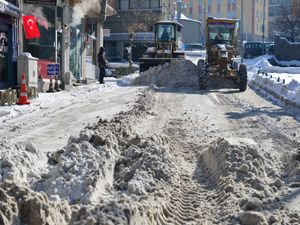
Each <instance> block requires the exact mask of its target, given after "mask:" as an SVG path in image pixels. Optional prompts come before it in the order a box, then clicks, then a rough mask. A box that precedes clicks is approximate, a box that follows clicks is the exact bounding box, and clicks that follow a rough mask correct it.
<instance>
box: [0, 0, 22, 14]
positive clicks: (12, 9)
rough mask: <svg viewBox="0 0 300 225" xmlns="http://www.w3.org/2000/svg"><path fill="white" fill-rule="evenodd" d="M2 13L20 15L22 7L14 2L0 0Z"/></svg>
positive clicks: (0, 11)
mask: <svg viewBox="0 0 300 225" xmlns="http://www.w3.org/2000/svg"><path fill="white" fill-rule="evenodd" d="M0 13H4V14H7V15H10V16H15V17H20V14H21V13H20V9H19V8H18V7H16V6H15V5H14V4H12V3H10V2H7V1H5V0H0Z"/></svg>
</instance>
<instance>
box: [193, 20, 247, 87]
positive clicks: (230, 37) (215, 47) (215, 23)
mask: <svg viewBox="0 0 300 225" xmlns="http://www.w3.org/2000/svg"><path fill="white" fill-rule="evenodd" d="M238 33H239V20H235V19H218V18H208V19H207V20H206V53H207V57H206V60H203V59H200V60H199V61H198V72H199V86H200V88H201V89H206V88H207V87H209V84H212V83H216V82H217V83H218V86H219V87H220V86H221V87H222V84H225V83H228V82H227V80H231V81H233V82H230V84H231V86H230V87H232V88H239V90H240V91H245V90H246V88H247V68H246V66H245V65H244V64H241V63H239V62H238V60H237V59H236V57H237V56H238V55H239V52H238V49H237V46H238ZM212 81H214V82H212Z"/></svg>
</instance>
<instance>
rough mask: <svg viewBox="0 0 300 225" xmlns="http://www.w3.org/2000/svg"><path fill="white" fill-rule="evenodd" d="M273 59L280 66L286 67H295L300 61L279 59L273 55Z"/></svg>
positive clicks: (298, 65)
mask: <svg viewBox="0 0 300 225" xmlns="http://www.w3.org/2000/svg"><path fill="white" fill-rule="evenodd" d="M273 59H274V60H275V62H276V63H277V64H278V65H281V66H287V67H290V66H297V67H300V61H298V60H290V61H280V60H278V59H277V58H276V57H275V56H274V57H273Z"/></svg>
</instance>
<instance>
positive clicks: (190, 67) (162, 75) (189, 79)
mask: <svg viewBox="0 0 300 225" xmlns="http://www.w3.org/2000/svg"><path fill="white" fill-rule="evenodd" d="M134 84H137V85H151V84H155V85H157V86H159V87H197V86H198V85H199V76H198V72H197V66H196V65H195V64H194V63H192V61H190V60H178V59H172V60H171V62H170V63H165V64H163V65H159V66H156V67H151V68H150V69H149V70H147V71H145V72H143V73H141V74H140V76H139V77H137V78H136V79H135V82H134Z"/></svg>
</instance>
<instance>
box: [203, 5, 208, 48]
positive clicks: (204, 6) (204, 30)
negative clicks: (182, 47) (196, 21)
mask: <svg viewBox="0 0 300 225" xmlns="http://www.w3.org/2000/svg"><path fill="white" fill-rule="evenodd" d="M202 6H203V8H202V36H203V39H202V40H203V43H205V42H206V26H205V21H206V17H207V15H206V10H207V8H206V0H203V1H202Z"/></svg>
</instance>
